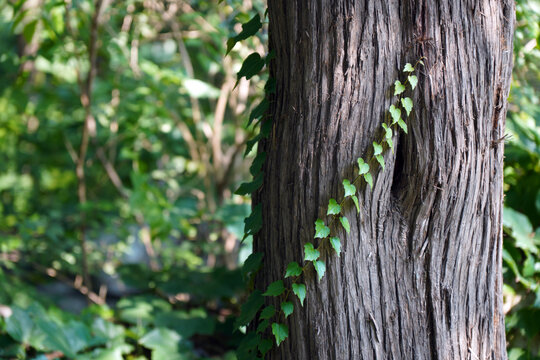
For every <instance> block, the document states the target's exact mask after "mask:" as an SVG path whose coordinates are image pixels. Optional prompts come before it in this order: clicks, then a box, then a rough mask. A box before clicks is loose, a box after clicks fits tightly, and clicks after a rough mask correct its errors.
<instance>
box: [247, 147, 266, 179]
mask: <svg viewBox="0 0 540 360" xmlns="http://www.w3.org/2000/svg"><path fill="white" fill-rule="evenodd" d="M265 161H266V153H265V152H264V151H261V152H259V153H258V154H257V156H255V159H253V162H252V163H251V166H250V167H249V172H250V173H251V175H253V176H257V175H258V174H259V173H260V172H261V168H262V166H263V164H264V162H265Z"/></svg>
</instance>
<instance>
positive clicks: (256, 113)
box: [246, 98, 270, 127]
mask: <svg viewBox="0 0 540 360" xmlns="http://www.w3.org/2000/svg"><path fill="white" fill-rule="evenodd" d="M269 106H270V102H269V101H268V99H267V98H264V99H263V101H261V103H260V104H259V105H257V106H256V107H255V108H254V109H253V111H251V114H249V120H248V123H247V125H246V127H248V126H249V125H251V123H252V122H253V120H255V119H259V118H261V117H262V116H263V115H264V114H265V113H266V110H268V107H269Z"/></svg>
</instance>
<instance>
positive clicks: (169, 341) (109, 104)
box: [0, 0, 264, 359]
mask: <svg viewBox="0 0 540 360" xmlns="http://www.w3.org/2000/svg"><path fill="white" fill-rule="evenodd" d="M255 5H256V6H258V9H255V8H254V7H253V6H254V5H253V3H252V2H251V1H241V0H228V1H223V2H221V4H217V2H215V1H166V2H160V1H142V0H126V1H115V2H111V1H107V0H105V1H90V0H73V1H55V0H47V1H32V0H19V1H7V0H0V38H1V39H2V41H1V42H0V79H1V81H0V256H1V257H0V304H4V305H2V307H1V308H0V310H3V311H4V313H3V314H4V315H6V314H9V313H11V316H9V317H3V318H1V319H2V320H0V358H3V357H7V358H13V357H18V358H35V359H41V358H44V356H45V355H47V356H49V357H50V358H51V356H53V357H54V356H55V352H61V353H62V354H64V355H65V356H66V357H68V358H77V359H123V358H129V359H137V358H141V359H142V358H153V359H164V358H166V359H191V358H224V359H229V358H231V357H233V350H234V349H235V348H236V346H237V344H238V341H239V340H240V336H241V334H239V333H234V331H233V329H234V328H233V324H234V316H235V315H236V314H237V313H238V303H239V297H240V296H241V295H242V292H243V289H244V283H243V280H242V276H241V274H240V271H239V270H238V264H240V263H241V262H242V261H243V259H245V258H246V256H247V255H248V254H249V252H250V239H247V240H246V241H244V243H243V244H240V241H239V240H238V239H239V238H241V237H242V235H243V227H244V224H243V220H244V218H245V216H246V215H247V214H248V213H249V209H250V205H249V199H247V198H245V197H242V196H238V195H234V194H233V192H234V190H235V189H236V188H237V187H238V185H239V184H240V183H241V181H242V180H244V179H245V178H246V177H247V175H248V174H249V164H248V162H246V160H244V159H243V151H244V148H245V143H246V141H247V139H248V137H249V136H251V135H252V132H253V131H252V130H246V129H245V127H244V126H243V125H245V124H246V123H247V120H248V118H247V116H246V114H249V110H250V108H251V107H252V105H251V104H252V103H254V102H255V100H256V99H258V98H259V97H260V94H261V90H262V86H263V84H264V82H263V81H262V79H260V78H258V77H256V78H253V79H251V81H246V80H243V81H240V82H239V84H238V86H237V88H236V90H235V91H234V92H233V91H232V90H233V87H234V85H235V82H236V72H237V71H238V70H239V68H240V66H241V63H242V59H243V58H244V57H245V56H246V55H247V54H249V52H250V51H252V49H253V48H258V49H259V50H261V51H264V48H263V47H262V44H263V43H264V38H262V36H263V35H261V37H259V38H254V39H250V41H248V42H244V43H243V44H237V45H236V46H235V47H234V49H233V51H232V52H231V54H230V55H229V56H228V57H226V58H225V57H224V55H225V52H226V46H227V45H226V43H227V39H228V37H229V36H231V34H234V33H235V32H238V31H239V29H241V22H243V21H245V20H246V19H248V18H249V17H250V16H252V13H253V12H254V11H260V10H262V8H261V4H259V3H256V4H255ZM96 14H97V15H96ZM93 54H95V55H94V56H93ZM89 83H90V84H91V91H88V88H89V85H88V84H89ZM85 132H86V135H87V136H88V147H87V150H83V148H84V145H83V143H84V137H85ZM84 151H86V154H84ZM81 154H83V156H81ZM78 165H80V166H81V167H82V169H83V171H84V176H83V177H81V176H78V173H77V167H78ZM81 184H82V185H83V189H82V190H81ZM81 191H82V193H83V195H82V196H81ZM85 263H86V264H87V265H86V268H85V266H84V264H85ZM86 269H87V270H86ZM61 309H62V310H61ZM66 310H69V311H66ZM5 311H8V313H5ZM56 356H59V355H58V354H57V355H56Z"/></svg>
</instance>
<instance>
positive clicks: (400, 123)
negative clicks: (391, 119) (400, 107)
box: [397, 119, 408, 134]
mask: <svg viewBox="0 0 540 360" xmlns="http://www.w3.org/2000/svg"><path fill="white" fill-rule="evenodd" d="M397 124H398V125H399V127H400V128H402V129H403V131H404V132H405V134H408V132H407V124H405V121H403V120H401V119H399V121H398V123H397Z"/></svg>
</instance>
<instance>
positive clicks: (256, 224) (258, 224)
mask: <svg viewBox="0 0 540 360" xmlns="http://www.w3.org/2000/svg"><path fill="white" fill-rule="evenodd" d="M261 228H262V204H257V205H256V206H255V207H254V208H253V210H252V211H251V215H249V216H248V217H247V218H245V219H244V239H245V238H247V237H248V236H249V235H254V234H256V233H258V232H259V230H261Z"/></svg>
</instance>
